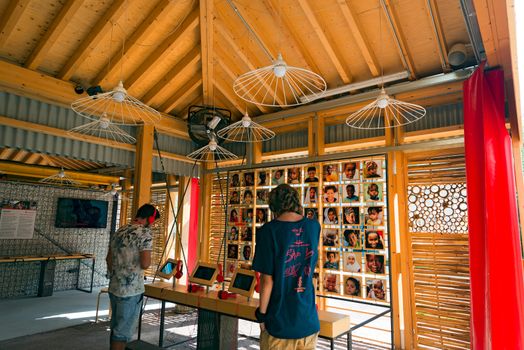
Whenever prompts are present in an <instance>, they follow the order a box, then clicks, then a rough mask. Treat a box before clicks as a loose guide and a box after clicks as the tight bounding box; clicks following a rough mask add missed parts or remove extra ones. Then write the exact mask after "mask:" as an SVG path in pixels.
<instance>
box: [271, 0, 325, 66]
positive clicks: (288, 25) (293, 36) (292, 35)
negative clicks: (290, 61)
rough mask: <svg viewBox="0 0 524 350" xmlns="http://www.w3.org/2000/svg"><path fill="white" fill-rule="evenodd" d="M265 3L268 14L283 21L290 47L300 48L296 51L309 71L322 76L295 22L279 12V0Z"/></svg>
mask: <svg viewBox="0 0 524 350" xmlns="http://www.w3.org/2000/svg"><path fill="white" fill-rule="evenodd" d="M263 3H264V5H265V6H266V8H267V10H268V12H269V13H270V14H271V17H273V18H279V19H280V20H281V21H282V26H281V28H280V30H281V31H282V36H284V37H288V38H289V40H290V44H289V46H295V47H296V48H298V50H295V51H296V52H297V53H298V54H300V55H302V57H303V58H304V61H306V62H307V64H308V66H309V69H310V70H312V71H313V72H316V73H317V74H320V68H319V67H318V65H317V64H316V62H315V59H314V58H313V56H311V54H310V53H309V50H308V49H307V43H306V42H304V41H303V40H301V38H302V35H301V34H300V33H299V32H298V31H297V30H295V26H294V25H293V21H292V20H290V19H289V18H288V17H286V16H283V15H282V14H281V13H280V11H278V10H277V9H278V8H279V5H278V3H277V0H263Z"/></svg>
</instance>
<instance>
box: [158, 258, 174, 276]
mask: <svg viewBox="0 0 524 350" xmlns="http://www.w3.org/2000/svg"><path fill="white" fill-rule="evenodd" d="M176 265H177V261H176V260H175V259H167V260H166V262H165V263H163V264H162V266H160V268H159V269H158V271H157V273H156V274H157V276H160V277H162V278H165V279H167V280H168V279H170V278H171V277H173V275H174V274H175V270H176Z"/></svg>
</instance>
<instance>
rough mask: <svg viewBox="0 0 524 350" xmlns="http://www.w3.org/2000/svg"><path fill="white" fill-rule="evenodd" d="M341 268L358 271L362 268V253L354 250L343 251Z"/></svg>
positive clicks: (347, 270)
mask: <svg viewBox="0 0 524 350" xmlns="http://www.w3.org/2000/svg"><path fill="white" fill-rule="evenodd" d="M343 262H344V263H343V264H342V268H343V269H344V271H346V272H360V271H361V270H362V269H361V267H360V263H361V262H362V254H361V253H355V252H344V260H343Z"/></svg>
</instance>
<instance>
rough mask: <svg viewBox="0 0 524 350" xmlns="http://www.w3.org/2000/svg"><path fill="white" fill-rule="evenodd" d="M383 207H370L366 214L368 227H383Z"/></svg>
mask: <svg viewBox="0 0 524 350" xmlns="http://www.w3.org/2000/svg"><path fill="white" fill-rule="evenodd" d="M382 217H383V214H382V207H369V208H368V210H367V214H366V225H368V226H380V225H382Z"/></svg>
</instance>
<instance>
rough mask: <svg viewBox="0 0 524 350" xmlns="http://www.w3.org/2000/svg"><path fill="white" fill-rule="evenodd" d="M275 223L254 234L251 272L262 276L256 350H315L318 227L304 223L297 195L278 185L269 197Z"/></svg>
mask: <svg viewBox="0 0 524 350" xmlns="http://www.w3.org/2000/svg"><path fill="white" fill-rule="evenodd" d="M269 208H270V209H271V211H272V212H273V213H275V216H276V219H274V220H272V221H271V222H268V223H267V224H265V225H264V226H262V228H261V229H260V231H259V232H257V239H256V243H257V245H256V251H255V257H254V259H253V269H254V270H255V271H258V272H260V274H261V276H260V306H259V308H258V309H257V311H256V315H255V316H256V318H257V320H258V321H259V322H260V329H261V334H260V349H261V350H264V349H275V348H285V347H287V346H291V347H292V348H295V347H297V346H298V347H300V348H302V349H315V347H316V342H317V337H318V332H319V330H320V323H319V320H318V313H317V309H316V306H315V288H314V285H313V278H312V277H313V273H314V270H315V265H316V263H317V259H318V242H319V239H320V225H319V223H318V221H314V220H310V219H307V218H304V217H303V216H302V215H301V213H302V207H301V206H300V199H299V195H298V192H297V191H296V190H295V189H294V188H292V187H291V186H289V185H285V184H283V185H279V186H278V187H276V188H275V189H273V190H272V191H271V192H270V194H269Z"/></svg>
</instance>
